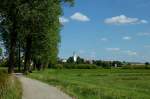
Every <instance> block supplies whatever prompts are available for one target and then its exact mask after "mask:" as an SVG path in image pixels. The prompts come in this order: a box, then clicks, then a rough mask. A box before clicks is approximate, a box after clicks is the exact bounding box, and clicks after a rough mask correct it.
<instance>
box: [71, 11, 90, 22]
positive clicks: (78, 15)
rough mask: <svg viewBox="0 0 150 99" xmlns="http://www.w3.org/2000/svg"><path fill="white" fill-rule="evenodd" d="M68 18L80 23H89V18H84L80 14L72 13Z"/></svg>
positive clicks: (84, 16)
mask: <svg viewBox="0 0 150 99" xmlns="http://www.w3.org/2000/svg"><path fill="white" fill-rule="evenodd" d="M70 18H71V19H72V20H77V21H82V22H87V21H90V18H88V16H86V15H84V14H82V13H80V12H76V13H74V14H73V15H72V16H71V17H70Z"/></svg>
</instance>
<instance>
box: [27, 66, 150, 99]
mask: <svg viewBox="0 0 150 99" xmlns="http://www.w3.org/2000/svg"><path fill="white" fill-rule="evenodd" d="M29 77H31V78H34V79H38V80H41V81H43V82H46V83H48V84H51V85H54V86H57V87H58V88H60V89H61V90H63V91H64V92H66V93H68V94H69V95H71V96H73V97H74V98H75V99H150V94H149V93H150V70H144V69H143V70H128V69H89V70H87V69H82V70H81V69H76V70H71V69H70V70H67V69H62V70H54V69H51V70H46V71H41V72H37V71H35V72H33V73H32V74H30V75H29Z"/></svg>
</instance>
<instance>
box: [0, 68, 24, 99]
mask: <svg viewBox="0 0 150 99" xmlns="http://www.w3.org/2000/svg"><path fill="white" fill-rule="evenodd" d="M21 97H22V90H21V84H20V82H19V81H18V80H17V79H16V77H14V76H12V75H8V74H7V73H6V72H5V71H4V70H0V99H21Z"/></svg>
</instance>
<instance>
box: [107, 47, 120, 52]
mask: <svg viewBox="0 0 150 99" xmlns="http://www.w3.org/2000/svg"><path fill="white" fill-rule="evenodd" d="M106 50H107V51H112V52H118V51H120V48H106Z"/></svg>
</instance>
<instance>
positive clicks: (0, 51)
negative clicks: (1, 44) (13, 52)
mask: <svg viewBox="0 0 150 99" xmlns="http://www.w3.org/2000/svg"><path fill="white" fill-rule="evenodd" d="M2 53H3V50H2V48H0V56H2Z"/></svg>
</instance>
